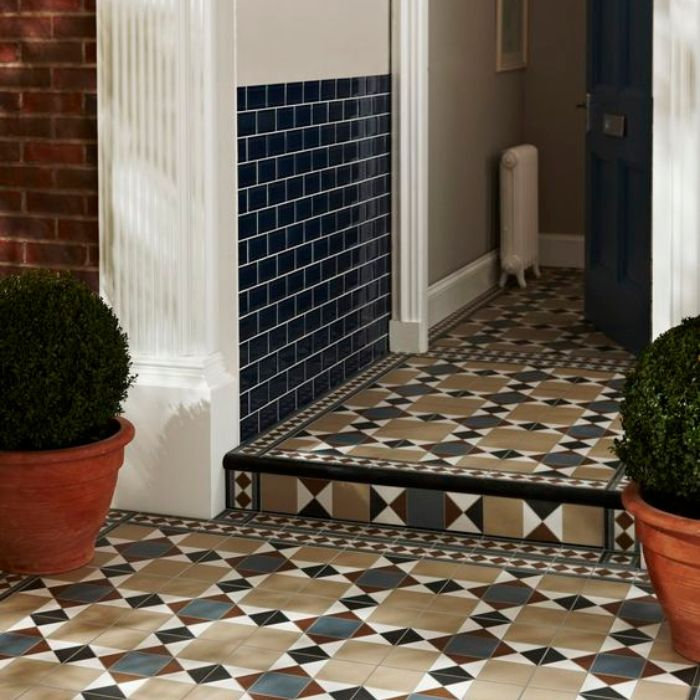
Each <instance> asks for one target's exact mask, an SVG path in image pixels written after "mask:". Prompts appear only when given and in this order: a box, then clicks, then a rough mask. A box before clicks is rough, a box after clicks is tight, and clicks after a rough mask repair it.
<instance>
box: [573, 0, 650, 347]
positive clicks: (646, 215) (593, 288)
mask: <svg viewBox="0 0 700 700" xmlns="http://www.w3.org/2000/svg"><path fill="white" fill-rule="evenodd" d="M588 5H589V6H588V66H587V84H588V95H589V97H588V100H589V112H588V135H587V193H586V210H587V211H586V215H587V222H586V294H585V296H586V303H585V306H586V317H587V319H588V320H589V321H591V322H592V323H593V324H595V326H597V328H599V329H600V330H601V331H603V332H604V333H605V334H606V335H608V336H610V337H611V338H613V339H614V340H617V341H618V342H619V343H620V344H621V345H623V346H624V347H626V348H627V349H629V350H632V351H633V352H639V351H640V350H641V349H642V348H643V347H644V346H645V345H646V344H647V343H648V342H649V339H650V329H651V138H652V96H651V84H652V35H653V31H652V18H653V0H589V3H588Z"/></svg>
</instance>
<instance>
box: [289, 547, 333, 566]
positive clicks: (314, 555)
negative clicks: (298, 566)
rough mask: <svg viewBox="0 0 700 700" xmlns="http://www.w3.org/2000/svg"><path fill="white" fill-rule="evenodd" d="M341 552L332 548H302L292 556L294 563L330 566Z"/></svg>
mask: <svg viewBox="0 0 700 700" xmlns="http://www.w3.org/2000/svg"><path fill="white" fill-rule="evenodd" d="M340 552H341V550H339V549H331V548H330V547H301V548H300V549H299V551H298V552H295V553H294V555H293V556H292V561H310V562H315V563H318V564H330V562H332V561H333V560H334V559H335V558H336V557H337V556H338V554H340Z"/></svg>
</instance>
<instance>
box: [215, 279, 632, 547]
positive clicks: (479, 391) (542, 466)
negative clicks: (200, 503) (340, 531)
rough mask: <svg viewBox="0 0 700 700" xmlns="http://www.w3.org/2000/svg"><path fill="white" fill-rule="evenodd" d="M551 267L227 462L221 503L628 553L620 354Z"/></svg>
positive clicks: (624, 360)
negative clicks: (617, 443) (615, 446)
mask: <svg viewBox="0 0 700 700" xmlns="http://www.w3.org/2000/svg"><path fill="white" fill-rule="evenodd" d="M580 290H581V278H580V276H579V275H577V273H575V272H572V271H565V272H556V273H552V272H549V273H547V274H546V275H545V279H544V281H543V282H542V283H541V284H539V285H534V286H532V287H530V288H528V289H527V290H509V291H507V292H506V293H504V294H499V295H491V296H490V297H488V298H486V299H482V300H480V301H479V302H478V303H477V304H475V305H474V306H472V307H471V308H466V309H464V310H462V311H461V312H459V313H458V314H455V315H454V316H453V317H451V318H450V319H447V320H446V321H445V322H444V323H442V324H441V325H440V326H439V327H438V328H436V329H434V332H433V334H432V335H433V337H432V338H431V350H430V351H429V352H427V353H424V354H421V355H390V356H388V357H386V358H384V359H382V360H381V361H380V362H378V363H376V364H375V365H374V366H373V367H371V368H370V369H368V370H366V371H365V372H363V373H361V374H360V375H358V376H356V377H355V378H354V379H352V380H351V381H349V382H347V383H346V384H344V385H343V386H342V387H340V388H339V389H338V390H336V391H334V392H332V393H330V394H328V395H327V396H325V397H324V398H323V399H321V400H320V401H318V402H316V403H315V404H313V405H312V406H310V407H309V408H307V409H305V410H302V411H300V412H299V413H297V414H295V415H294V416H292V417H291V418H289V419H287V420H286V421H284V422H283V423H281V424H280V425H278V426H276V427H275V428H273V429H271V430H270V431H268V432H267V433H265V434H263V435H261V436H260V437H258V438H256V439H254V440H252V441H250V442H248V443H246V444H244V445H243V446H242V447H240V448H239V449H237V450H234V451H232V452H230V453H229V454H228V455H226V457H225V459H224V465H225V467H226V469H227V470H228V472H229V473H228V506H229V507H231V508H242V509H252V510H262V511H263V512H269V513H283V514H291V515H303V516H307V517H315V518H327V519H334V520H349V521H354V522H359V523H374V524H385V525H404V526H409V527H416V528H424V529H432V530H436V531H445V532H459V533H465V534H478V535H486V536H493V537H509V538H515V539H524V540H531V541H533V542H558V543H566V544H569V545H582V546H587V547H598V548H605V549H611V550H618V551H623V552H629V551H634V550H635V549H636V543H635V539H634V533H633V527H632V520H631V518H630V517H629V516H628V515H627V514H626V513H625V512H624V511H623V510H622V504H621V499H620V493H621V491H622V489H623V488H624V486H625V483H626V481H625V477H624V470H623V468H622V467H621V465H620V464H619V462H618V461H617V460H616V458H615V457H614V455H613V454H612V453H611V452H610V446H611V444H612V442H613V440H614V438H615V437H617V436H619V435H620V431H621V426H620V419H619V412H618V401H619V398H620V396H621V394H620V390H621V387H622V383H623V381H624V373H625V371H626V370H627V369H628V368H629V366H630V362H631V359H632V358H631V357H630V356H629V355H627V353H625V352H624V351H623V350H622V349H621V348H619V347H617V346H615V345H614V344H613V343H612V342H611V341H609V340H607V339H606V338H605V337H604V336H601V335H600V334H598V333H596V332H595V330H594V329H591V327H590V326H588V325H587V324H585V323H584V322H583V321H582V319H581V312H580V307H581V291H580Z"/></svg>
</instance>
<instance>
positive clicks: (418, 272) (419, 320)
mask: <svg viewBox="0 0 700 700" xmlns="http://www.w3.org/2000/svg"><path fill="white" fill-rule="evenodd" d="M392 15H393V18H392V27H393V31H392V44H393V45H392V64H393V68H392V74H393V88H392V90H393V96H394V97H393V99H394V104H393V113H394V124H393V127H394V128H393V131H394V137H393V152H394V164H393V171H394V182H393V191H394V200H393V207H392V208H393V214H392V218H393V230H394V245H393V252H392V255H393V279H394V286H393V315H392V321H391V324H390V340H389V342H390V347H391V350H392V351H393V352H425V351H426V350H427V349H428V331H429V321H428V36H429V34H428V30H429V27H428V20H429V12H428V0H394V1H393V2H392Z"/></svg>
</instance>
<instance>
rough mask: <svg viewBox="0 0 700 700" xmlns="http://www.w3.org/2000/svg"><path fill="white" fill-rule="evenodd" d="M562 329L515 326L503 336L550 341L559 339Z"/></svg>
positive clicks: (510, 338) (514, 338)
mask: <svg viewBox="0 0 700 700" xmlns="http://www.w3.org/2000/svg"><path fill="white" fill-rule="evenodd" d="M560 333H561V331H559V330H558V329H557V330H555V329H548V328H527V327H522V326H514V327H512V328H508V329H507V330H506V331H505V332H504V333H503V336H502V337H503V338H505V339H508V340H534V341H542V342H548V341H551V340H557V339H558V338H559V335H560Z"/></svg>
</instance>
